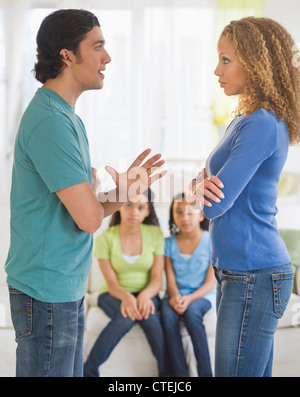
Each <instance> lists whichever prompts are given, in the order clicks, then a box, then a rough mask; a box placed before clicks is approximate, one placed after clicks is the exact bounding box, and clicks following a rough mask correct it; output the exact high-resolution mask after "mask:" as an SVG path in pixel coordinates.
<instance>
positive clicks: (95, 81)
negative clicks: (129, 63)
mask: <svg viewBox="0 0 300 397" xmlns="http://www.w3.org/2000/svg"><path fill="white" fill-rule="evenodd" d="M104 46H105V40H104V37H103V34H102V31H101V29H100V27H98V26H95V27H94V28H93V29H92V30H90V31H89V32H88V33H87V34H86V36H85V38H84V39H83V40H82V41H81V43H80V44H79V48H78V51H77V55H74V54H73V53H72V54H73V56H72V76H73V78H74V80H75V81H74V83H75V84H77V85H78V89H79V90H80V91H81V92H83V91H86V90H95V89H96V90H97V89H101V88H102V87H103V79H104V74H103V73H102V72H103V71H104V70H105V67H106V64H107V63H109V62H110V61H111V58H110V56H109V55H108V53H107V51H106V50H105V48H104Z"/></svg>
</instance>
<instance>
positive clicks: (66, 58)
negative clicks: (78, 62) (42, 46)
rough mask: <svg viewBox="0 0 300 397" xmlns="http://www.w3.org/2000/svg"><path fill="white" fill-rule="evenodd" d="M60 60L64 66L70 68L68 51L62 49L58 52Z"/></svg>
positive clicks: (70, 62)
mask: <svg viewBox="0 0 300 397" xmlns="http://www.w3.org/2000/svg"><path fill="white" fill-rule="evenodd" d="M60 55H61V59H62V61H63V62H64V63H65V64H66V66H71V64H72V61H71V57H70V51H69V50H66V49H62V50H61V51H60Z"/></svg>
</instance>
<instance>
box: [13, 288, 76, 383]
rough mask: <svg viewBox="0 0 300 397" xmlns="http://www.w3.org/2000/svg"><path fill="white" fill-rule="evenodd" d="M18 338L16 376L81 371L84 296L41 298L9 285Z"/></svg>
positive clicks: (67, 375) (63, 373)
mask: <svg viewBox="0 0 300 397" xmlns="http://www.w3.org/2000/svg"><path fill="white" fill-rule="evenodd" d="M9 292H10V306H11V316H12V321H13V325H14V328H15V333H16V341H17V362H16V376H22V377H80V376H82V375H83V334H84V304H83V299H81V300H79V301H76V302H66V303H45V302H40V301H38V300H36V299H34V298H32V297H30V296H28V295H26V294H24V293H22V292H20V291H18V290H16V289H14V288H11V287H9Z"/></svg>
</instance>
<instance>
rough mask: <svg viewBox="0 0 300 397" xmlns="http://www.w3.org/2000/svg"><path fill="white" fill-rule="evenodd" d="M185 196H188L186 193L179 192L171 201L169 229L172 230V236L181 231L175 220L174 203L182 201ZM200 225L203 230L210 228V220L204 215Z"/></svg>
mask: <svg viewBox="0 0 300 397" xmlns="http://www.w3.org/2000/svg"><path fill="white" fill-rule="evenodd" d="M185 198H186V197H185V193H178V194H177V195H176V196H175V197H174V198H173V201H172V203H171V206H170V215H169V230H170V234H171V236H174V235H175V234H177V233H179V230H178V227H177V226H176V223H175V222H174V218H173V207H174V203H175V201H182V200H184V199H185ZM200 227H201V229H202V230H208V228H209V220H208V219H207V218H205V217H204V219H203V221H201V222H200Z"/></svg>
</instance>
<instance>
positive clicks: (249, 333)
mask: <svg viewBox="0 0 300 397" xmlns="http://www.w3.org/2000/svg"><path fill="white" fill-rule="evenodd" d="M215 275H216V279H217V329H216V351H215V376H217V377H262V376H265V377H270V376H272V366H273V343H274V333H275V331H276V327H277V323H278V319H279V318H280V317H281V316H282V315H283V313H284V311H285V309H286V307H287V304H288V301H289V298H290V295H291V291H292V285H293V270H292V267H291V265H283V266H276V267H271V268H267V269H261V270H256V271H249V272H236V271H225V270H221V269H215Z"/></svg>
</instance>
